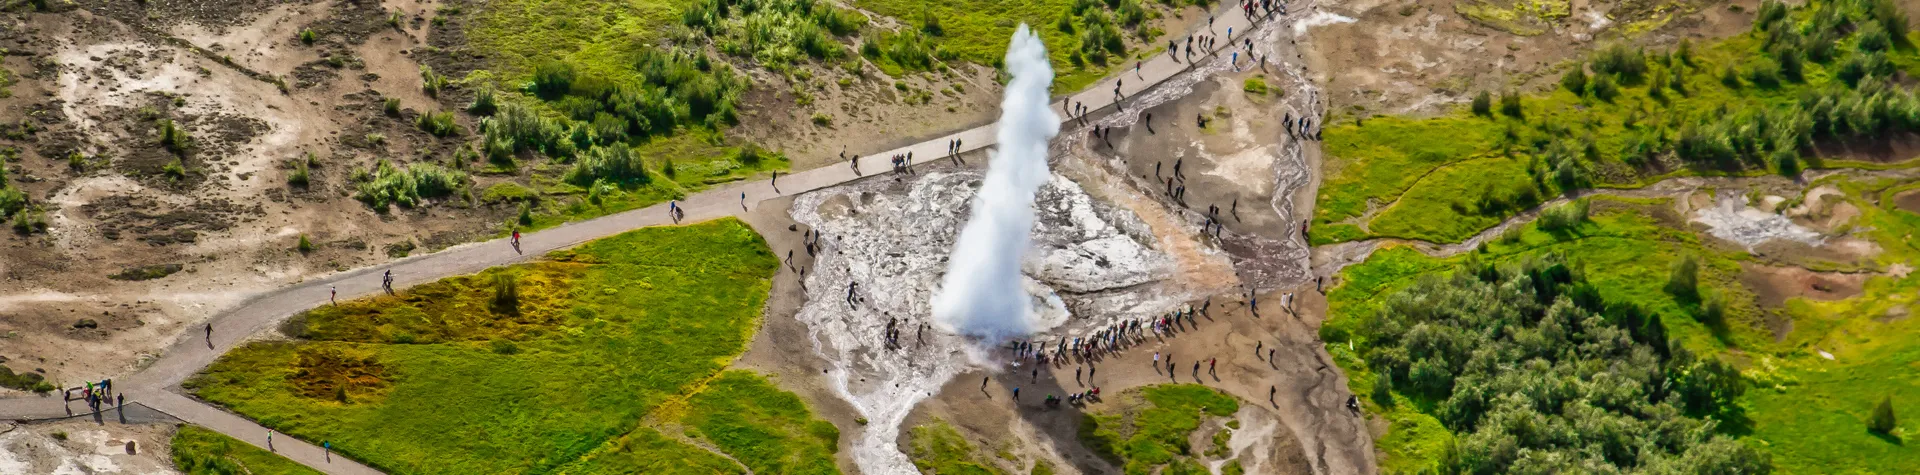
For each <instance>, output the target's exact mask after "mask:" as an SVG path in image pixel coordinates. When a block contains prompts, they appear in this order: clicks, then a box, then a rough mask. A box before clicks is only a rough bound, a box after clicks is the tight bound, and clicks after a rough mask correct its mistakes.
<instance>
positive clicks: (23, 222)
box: [13, 205, 47, 234]
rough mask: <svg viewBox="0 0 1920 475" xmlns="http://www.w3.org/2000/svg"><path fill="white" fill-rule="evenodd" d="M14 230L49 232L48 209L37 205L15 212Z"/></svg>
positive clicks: (32, 232)
mask: <svg viewBox="0 0 1920 475" xmlns="http://www.w3.org/2000/svg"><path fill="white" fill-rule="evenodd" d="M13 230H14V231H15V232H18V233H20V234H34V233H44V232H47V210H46V209H45V208H41V207H39V206H37V205H36V206H30V207H27V208H24V209H21V210H20V211H16V212H14V213H13Z"/></svg>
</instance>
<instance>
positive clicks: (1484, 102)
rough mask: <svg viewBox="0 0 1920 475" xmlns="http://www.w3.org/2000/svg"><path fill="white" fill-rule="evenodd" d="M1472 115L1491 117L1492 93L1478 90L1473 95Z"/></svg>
mask: <svg viewBox="0 0 1920 475" xmlns="http://www.w3.org/2000/svg"><path fill="white" fill-rule="evenodd" d="M1473 115H1478V116H1485V117H1493V94H1491V93H1488V92H1487V91H1480V93H1479V94H1475V95H1474V96H1473Z"/></svg>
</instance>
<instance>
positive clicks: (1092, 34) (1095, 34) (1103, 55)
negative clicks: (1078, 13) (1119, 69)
mask: <svg viewBox="0 0 1920 475" xmlns="http://www.w3.org/2000/svg"><path fill="white" fill-rule="evenodd" d="M1080 23H1081V28H1080V52H1081V53H1084V54H1085V55H1086V58H1087V60H1088V61H1089V62H1091V63H1093V64H1096V65H1101V66H1105V65H1106V64H1107V57H1108V55H1115V56H1124V55H1126V54H1127V44H1126V41H1125V39H1123V38H1122V36H1121V33H1120V28H1119V27H1118V26H1115V25H1114V23H1113V17H1112V16H1110V15H1108V14H1107V12H1106V11H1105V10H1089V11H1087V14H1086V16H1083V17H1081V18H1080Z"/></svg>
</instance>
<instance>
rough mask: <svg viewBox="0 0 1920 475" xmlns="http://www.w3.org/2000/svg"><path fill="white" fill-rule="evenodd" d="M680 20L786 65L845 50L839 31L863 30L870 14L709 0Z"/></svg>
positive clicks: (752, 0) (820, 5)
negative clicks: (866, 15) (839, 37)
mask: <svg viewBox="0 0 1920 475" xmlns="http://www.w3.org/2000/svg"><path fill="white" fill-rule="evenodd" d="M681 23H682V24H685V25H687V26H688V27H691V28H693V29H695V30H697V31H699V32H701V33H705V34H706V35H707V36H708V37H709V38H712V39H713V42H714V45H715V46H716V47H717V49H719V50H720V51H721V52H723V53H726V54H728V55H731V56H738V57H746V58H753V59H754V61H755V62H757V63H759V64H760V65H762V66H766V67H769V68H773V69H778V70H785V69H787V68H789V67H790V66H791V65H792V64H794V63H795V62H798V61H802V60H805V59H809V58H810V59H815V60H835V59H839V58H841V57H843V56H845V54H846V47H845V46H844V45H842V44H841V43H840V41H839V40H838V39H837V38H835V37H836V36H845V35H848V34H852V33H853V32H855V31H858V30H859V29H860V28H861V27H863V26H865V25H866V17H865V16H862V15H860V14H857V13H853V12H850V11H846V10H842V9H840V8H838V7H835V6H833V5H832V4H828V3H825V2H816V1H814V0H704V1H701V2H699V3H696V4H695V5H694V6H693V7H691V8H688V9H687V10H685V11H684V12H682V14H681ZM935 28H938V26H937V24H936V25H935Z"/></svg>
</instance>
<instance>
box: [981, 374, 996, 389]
mask: <svg viewBox="0 0 1920 475" xmlns="http://www.w3.org/2000/svg"><path fill="white" fill-rule="evenodd" d="M992 380H993V377H992V376H981V377H980V392H983V393H984V392H987V381H992Z"/></svg>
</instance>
